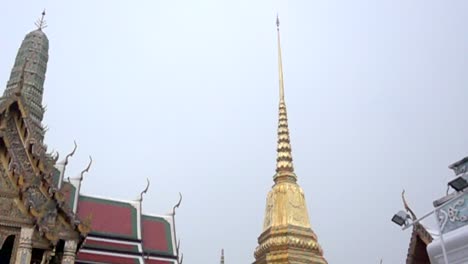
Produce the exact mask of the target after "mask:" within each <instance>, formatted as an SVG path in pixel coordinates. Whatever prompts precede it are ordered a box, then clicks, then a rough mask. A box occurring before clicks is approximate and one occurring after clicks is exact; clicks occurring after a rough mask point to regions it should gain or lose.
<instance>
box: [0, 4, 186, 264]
mask: <svg viewBox="0 0 468 264" xmlns="http://www.w3.org/2000/svg"><path fill="white" fill-rule="evenodd" d="M44 15H45V13H43V16H44ZM38 23H39V24H38V29H37V30H34V31H32V32H30V33H28V34H27V35H26V37H25V39H24V40H23V42H22V44H21V47H20V49H19V51H18V55H17V57H16V60H15V64H14V66H13V69H12V72H11V76H10V80H9V81H8V83H7V87H6V90H5V92H4V95H3V97H1V98H0V152H1V153H0V165H3V166H0V169H1V168H3V167H5V166H6V167H5V168H3V170H5V171H3V170H1V171H0V172H1V173H0V201H1V202H2V204H0V209H2V207H4V206H6V205H8V206H10V207H13V206H14V205H18V204H20V205H21V206H20V208H19V209H18V210H16V209H11V211H12V212H15V213H14V214H12V216H8V215H7V218H5V217H4V216H3V215H0V231H2V230H1V229H2V228H3V227H2V225H13V226H20V224H21V225H23V224H24V225H27V226H28V227H29V226H33V227H34V228H36V229H37V233H35V234H38V235H39V236H40V237H39V238H37V239H33V241H32V242H31V243H36V240H37V241H39V242H41V243H43V244H44V246H43V249H44V250H50V251H54V252H55V249H54V248H49V243H50V244H51V245H52V246H53V247H55V246H56V245H57V242H58V241H59V240H60V239H62V240H64V239H69V238H73V239H77V241H78V248H77V251H78V253H77V257H76V263H83V264H84V263H89V264H91V263H93V264H94V263H115V264H125V263H132V264H135V263H141V264H145V263H146V264H178V263H180V262H181V260H180V259H179V250H178V244H177V243H176V234H175V208H176V207H178V205H179V204H180V201H179V204H177V205H176V206H175V207H174V209H173V211H172V212H171V213H169V214H167V215H151V214H144V213H143V211H142V203H143V194H144V193H145V192H146V191H147V189H146V190H145V191H144V192H142V194H141V195H140V198H138V199H136V200H131V201H123V200H117V199H111V198H102V197H96V196H91V195H84V194H83V193H81V183H82V180H83V178H84V173H86V172H88V170H89V167H90V165H91V163H90V164H89V166H88V167H87V168H86V169H85V170H84V171H82V172H81V174H80V175H79V177H75V178H68V177H65V171H66V166H67V164H68V161H69V158H70V157H71V156H73V154H74V153H75V150H76V145H75V149H74V150H73V152H72V153H70V154H69V155H67V156H66V157H65V159H64V160H63V161H60V162H57V161H58V154H57V155H55V156H54V155H52V154H50V153H46V150H47V146H46V145H45V144H43V139H44V131H45V129H44V127H43V126H42V123H41V122H42V118H43V115H44V107H42V96H43V91H44V80H45V73H46V69H47V61H48V47H49V42H48V39H47V36H46V34H45V33H44V32H43V31H42V29H43V28H44V24H43V23H44V20H43V17H42V19H41V20H40V21H39V22H38ZM7 184H8V185H7ZM10 185H11V188H10V187H8V186H10ZM5 186H7V187H8V188H5ZM10 189H11V190H10ZM18 193H19V196H18ZM4 197H6V198H4ZM16 200H18V202H17V201H16ZM7 203H8V204H7ZM10 204H11V205H10ZM16 212H17V213H16ZM13 216H14V217H13ZM8 217H9V218H8ZM52 220H53V221H54V222H52ZM55 221H56V222H55ZM57 223H60V224H57ZM11 232H13V233H12V234H17V233H14V232H16V231H14V230H13V231H11ZM21 232H23V231H21ZM32 232H35V231H34V230H33V231H32ZM64 236H65V237H64ZM2 239H3V237H2V232H0V248H1V246H2V245H1V243H2V242H3V240H2ZM29 239H31V238H29ZM41 239H42V240H41ZM36 244H37V243H36ZM41 245H42V244H41ZM35 246H37V245H35ZM26 250H29V249H26ZM57 253H58V252H57ZM68 253H69V252H68ZM29 254H31V253H30V252H29ZM44 256H45V255H44ZM29 258H31V257H29ZM32 258H33V260H34V261H41V259H34V256H33V257H32ZM44 258H45V257H44ZM13 260H14V256H13ZM25 263H26V262H25ZM28 263H29V262H28ZM62 263H65V262H62ZM66 263H69V262H66Z"/></svg>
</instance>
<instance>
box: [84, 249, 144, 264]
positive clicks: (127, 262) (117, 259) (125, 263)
mask: <svg viewBox="0 0 468 264" xmlns="http://www.w3.org/2000/svg"><path fill="white" fill-rule="evenodd" d="M77 260H78V261H90V262H92V263H96V262H97V263H112V264H114V263H115V264H140V261H139V258H138V257H136V256H119V255H103V254H98V253H90V252H82V251H80V252H79V253H78V256H77Z"/></svg>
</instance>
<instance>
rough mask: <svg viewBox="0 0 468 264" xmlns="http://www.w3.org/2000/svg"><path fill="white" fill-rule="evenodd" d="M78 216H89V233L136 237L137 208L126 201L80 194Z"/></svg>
mask: <svg viewBox="0 0 468 264" xmlns="http://www.w3.org/2000/svg"><path fill="white" fill-rule="evenodd" d="M77 213H78V216H79V217H80V219H86V218H87V217H88V216H91V234H92V235H93V234H94V235H98V236H103V237H109V238H121V239H131V240H136V239H138V234H137V229H138V228H137V227H138V222H137V209H136V208H135V207H134V206H133V205H132V204H131V203H127V202H119V201H114V200H107V199H102V198H95V197H88V196H83V195H80V197H79V203H78V212H77Z"/></svg>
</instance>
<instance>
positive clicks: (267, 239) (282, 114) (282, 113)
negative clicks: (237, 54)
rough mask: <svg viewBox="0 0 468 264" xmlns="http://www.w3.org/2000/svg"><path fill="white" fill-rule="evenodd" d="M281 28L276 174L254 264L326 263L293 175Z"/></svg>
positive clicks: (301, 192) (268, 197) (303, 198)
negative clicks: (285, 96)
mask: <svg viewBox="0 0 468 264" xmlns="http://www.w3.org/2000/svg"><path fill="white" fill-rule="evenodd" d="M277 26H278V69H279V86H280V87H279V88H280V100H279V119H278V142H277V143H278V145H277V158H276V174H275V176H274V182H275V184H274V186H273V188H272V189H271V191H270V192H269V193H268V196H267V201H266V209H265V219H264V221H263V232H262V234H261V235H260V237H259V238H258V244H259V245H258V246H257V248H256V249H255V252H254V256H255V262H254V264H290V263H297V264H300V263H304V264H312V263H314V264H326V263H327V261H326V260H325V258H324V257H323V251H322V248H321V247H320V245H319V243H318V241H317V236H316V235H315V233H314V232H313V231H312V229H311V227H310V222H309V214H308V212H307V206H306V201H305V197H304V192H303V191H302V188H301V187H300V186H299V185H298V184H297V176H296V174H295V173H294V166H293V159H292V153H291V142H290V137H289V128H288V117H287V110H286V103H285V99H284V81H283V66H282V58H281V45H280V37H279V20H277Z"/></svg>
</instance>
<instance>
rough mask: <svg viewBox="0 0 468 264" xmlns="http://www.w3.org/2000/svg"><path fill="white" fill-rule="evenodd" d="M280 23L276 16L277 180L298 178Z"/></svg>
mask: <svg viewBox="0 0 468 264" xmlns="http://www.w3.org/2000/svg"><path fill="white" fill-rule="evenodd" d="M279 24H280V23H279V17H276V27H277V30H278V75H279V121H278V147H277V158H276V175H275V177H274V179H275V182H276V181H277V179H288V180H292V181H295V180H296V175H295V174H294V167H293V163H292V154H291V144H290V140H289V128H288V116H287V112H286V103H285V100H284V80H283V61H282V58H281V43H280V32H279Z"/></svg>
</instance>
